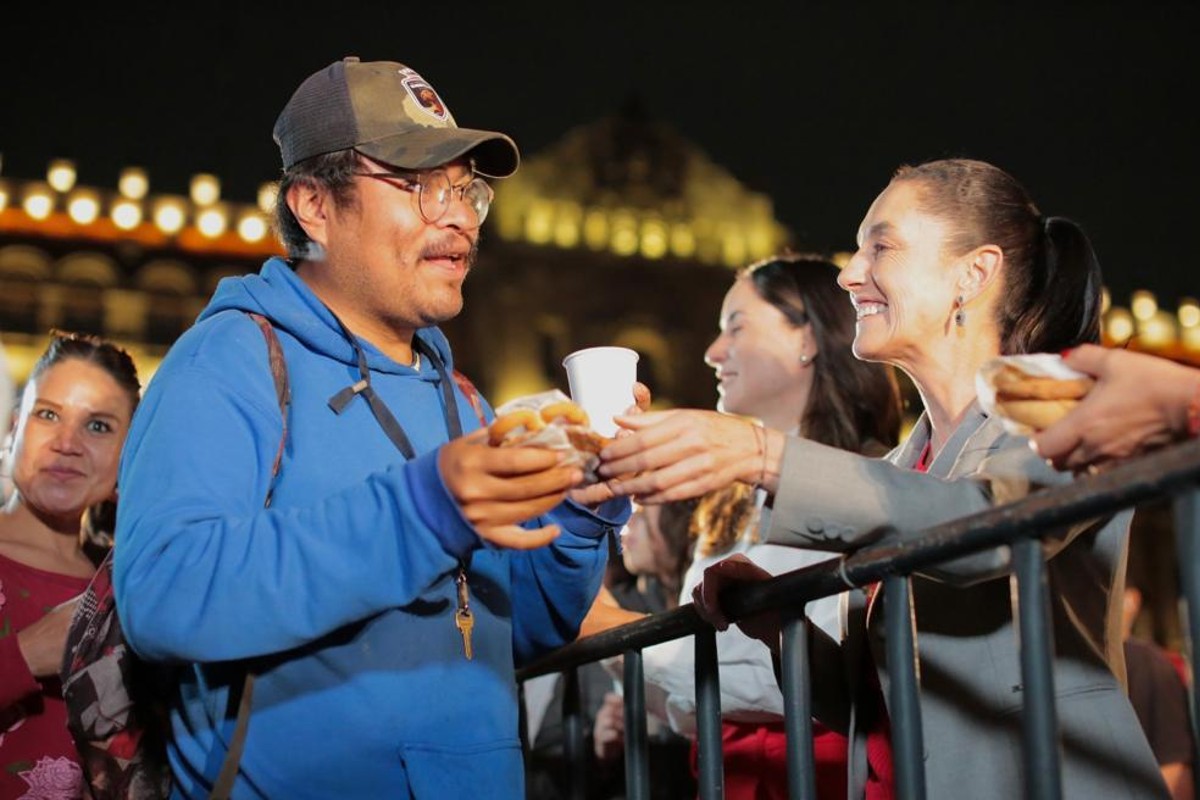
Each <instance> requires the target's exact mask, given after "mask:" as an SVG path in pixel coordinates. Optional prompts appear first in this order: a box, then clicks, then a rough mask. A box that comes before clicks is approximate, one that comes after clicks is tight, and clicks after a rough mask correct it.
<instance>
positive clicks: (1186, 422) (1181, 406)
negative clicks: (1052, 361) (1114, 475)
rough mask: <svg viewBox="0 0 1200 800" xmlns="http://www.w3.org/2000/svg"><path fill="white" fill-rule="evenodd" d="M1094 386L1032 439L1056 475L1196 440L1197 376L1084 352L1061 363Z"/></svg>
mask: <svg viewBox="0 0 1200 800" xmlns="http://www.w3.org/2000/svg"><path fill="white" fill-rule="evenodd" d="M1064 361H1065V363H1066V364H1067V366H1069V367H1072V368H1074V369H1077V370H1079V371H1080V372H1085V373H1087V374H1089V375H1093V376H1095V378H1096V386H1095V387H1094V388H1093V389H1092V390H1091V391H1090V392H1089V393H1088V396H1087V397H1086V398H1084V399H1083V401H1082V402H1080V404H1079V405H1078V406H1077V407H1076V408H1075V410H1074V411H1072V412H1071V413H1070V414H1068V415H1067V416H1066V417H1064V418H1063V419H1062V420H1060V421H1059V422H1057V423H1055V424H1054V425H1051V426H1050V427H1048V428H1046V430H1044V431H1041V432H1040V433H1038V434H1037V435H1035V436H1034V437H1033V439H1032V443H1033V447H1034V449H1035V450H1036V451H1037V452H1038V453H1039V454H1040V455H1041V456H1042V457H1043V458H1047V459H1049V460H1050V461H1051V462H1053V463H1054V465H1055V467H1057V468H1058V469H1069V470H1076V471H1078V470H1082V469H1086V468H1089V467H1094V466H1101V465H1105V464H1110V463H1112V462H1114V461H1120V460H1124V459H1128V458H1130V457H1132V456H1137V455H1140V454H1142V453H1146V452H1148V451H1150V450H1153V449H1155V448H1158V447H1161V446H1162V445H1164V444H1169V443H1171V442H1174V441H1179V440H1181V439H1186V438H1189V437H1195V436H1196V435H1197V433H1200V370H1196V369H1195V368H1193V367H1187V366H1184V365H1182V364H1178V363H1176V362H1174V361H1169V360H1167V359H1165V358H1159V357H1157V356H1151V355H1146V354H1143V353H1133V352H1129V351H1127V350H1114V349H1106V348H1103V347H1096V346H1094V345H1083V346H1081V347H1078V348H1076V349H1075V350H1072V351H1071V352H1070V353H1068V354H1067V355H1066V357H1065V359H1064Z"/></svg>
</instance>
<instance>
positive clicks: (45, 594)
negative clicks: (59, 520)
mask: <svg viewBox="0 0 1200 800" xmlns="http://www.w3.org/2000/svg"><path fill="white" fill-rule="evenodd" d="M87 584H88V581H87V579H85V578H75V577H72V576H69V575H60V574H58V573H53V572H47V571H45V570H40V569H37V568H34V567H30V566H27V565H25V564H21V563H19V562H17V561H13V560H12V559H10V558H7V557H5V556H3V555H0V798H6V799H7V798H22V799H25V798H28V799H29V800H43V799H44V800H76V798H80V797H83V796H84V795H83V792H84V788H83V772H82V770H81V769H80V766H79V758H78V755H77V754H76V750H75V745H74V742H73V741H72V740H71V736H70V734H69V733H68V731H67V726H66V706H65V704H64V702H63V698H62V686H61V684H60V682H59V680H58V679H57V678H47V679H44V680H37V681H35V680H34V679H33V676H31V675H30V674H29V668H28V666H27V665H26V664H25V660H24V658H23V657H22V656H21V654H20V650H19V648H18V647H17V634H18V633H19V632H20V631H22V630H24V629H25V628H27V627H29V626H30V625H32V624H33V623H35V622H37V621H38V620H39V619H41V618H42V617H43V616H45V614H46V612H48V611H49V610H50V609H52V608H54V607H55V606H57V605H59V604H61V603H64V602H66V601H68V600H70V599H72V598H74V597H76V596H78V595H79V594H80V593H81V592H82V591H83V590H84V589H85V588H86V587H87Z"/></svg>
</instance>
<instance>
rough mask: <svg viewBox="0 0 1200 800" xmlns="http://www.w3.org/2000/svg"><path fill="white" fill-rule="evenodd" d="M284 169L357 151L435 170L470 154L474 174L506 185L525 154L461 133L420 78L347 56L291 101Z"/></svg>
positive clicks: (499, 139)
mask: <svg viewBox="0 0 1200 800" xmlns="http://www.w3.org/2000/svg"><path fill="white" fill-rule="evenodd" d="M273 137H274V139H275V143H276V144H278V145H279V151H280V154H281V156H282V157H283V167H284V169H289V168H291V167H292V166H293V165H295V164H296V163H297V162H299V161H303V160H304V159H306V158H312V157H313V156H319V155H323V154H325V153H332V152H335V151H338V150H348V149H350V148H354V149H355V150H358V151H359V152H361V153H363V154H364V155H367V156H370V157H371V158H374V159H378V160H379V161H382V162H384V163H385V164H390V165H392V166H394V167H399V168H401V169H412V170H418V169H429V168H431V167H438V166H441V165H442V164H445V163H447V162H449V161H453V160H454V159H456V158H458V157H459V156H462V155H465V154H467V153H470V155H471V158H472V159H473V160H474V162H475V171H476V172H478V173H480V174H482V175H486V176H488V177H491V178H505V177H508V176H509V175H511V174H513V173H514V172H516V171H517V164H518V163H520V153H519V152H518V151H517V145H516V143H515V142H513V140H512V139H510V138H509V137H508V136H505V135H504V134H503V133H498V132H496V131H481V130H472V129H470V128H460V127H458V124H457V123H455V121H454V117H453V116H451V114H450V109H449V108H447V107H446V104H445V102H443V101H442V98H441V97H440V96H439V95H438V93H437V92H436V91H434V88H433V87H432V86H431V85H429V82H428V81H426V80H425V79H424V78H422V77H421V76H420V75H419V74H417V72H416V70H414V69H411V68H409V67H406V66H405V65H403V64H399V63H397V62H394V61H360V60H359V59H358V58H356V57H354V56H348V57H346V58H343V59H342V60H341V61H335V62H333V63H332V64H330V65H329V66H328V67H325V68H324V69H322V70H320V71H318V72H315V73H313V74H312V75H310V76H309V77H308V78H307V79H306V80H305V81H304V83H302V84H300V87H299V88H298V89H296V91H295V93H293V94H292V98H291V99H290V100H288V103H287V105H286V106H284V108H283V111H282V112H281V113H280V114H279V119H277V120H276V121H275V130H274V133H273Z"/></svg>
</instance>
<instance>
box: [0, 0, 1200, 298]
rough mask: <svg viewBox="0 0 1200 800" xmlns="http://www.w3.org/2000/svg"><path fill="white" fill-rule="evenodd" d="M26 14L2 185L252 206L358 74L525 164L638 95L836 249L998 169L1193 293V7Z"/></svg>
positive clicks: (11, 65) (1132, 260) (20, 21)
mask: <svg viewBox="0 0 1200 800" xmlns="http://www.w3.org/2000/svg"><path fill="white" fill-rule="evenodd" d="M13 5H17V4H16V3H9V4H6V6H8V7H6V8H5V9H4V10H3V11H0V66H2V68H3V69H2V72H0V153H2V154H3V159H4V160H3V167H2V170H0V175H8V176H15V177H23V178H39V177H41V176H42V175H43V174H44V170H45V167H46V164H47V162H48V161H49V160H50V159H52V158H55V157H67V158H73V159H75V160H76V161H77V164H78V168H79V173H80V182H81V183H85V184H93V185H101V186H114V185H115V182H116V175H117V172H118V171H119V169H120V168H121V167H122V166H124V165H130V164H138V165H142V166H145V167H146V168H147V169H148V171H149V173H150V178H151V186H152V190H158V191H170V192H184V191H185V190H186V185H187V180H188V177H189V176H190V175H191V174H192V173H195V172H202V171H208V172H214V173H216V174H217V175H218V176H220V177H221V179H222V181H223V187H224V196H225V197H226V198H227V199H231V200H241V201H250V200H252V199H253V196H254V191H255V188H256V187H257V186H258V184H259V183H261V182H262V181H265V180H271V179H273V178H275V177H276V176H277V173H278V152H277V150H276V149H275V146H274V144H273V142H272V141H271V138H270V132H271V127H272V125H273V123H274V120H275V117H276V115H277V114H278V112H279V109H280V108H281V107H282V105H283V104H284V102H286V100H287V98H288V96H289V95H290V94H291V92H292V90H293V89H294V88H295V86H296V85H297V84H299V82H300V81H301V80H303V78H304V77H306V76H307V75H308V74H310V73H311V72H313V71H315V70H317V69H319V68H321V67H323V66H325V65H327V64H328V63H330V62H331V61H333V60H336V59H338V58H340V57H342V56H344V55H358V56H360V57H362V58H363V59H364V60H373V59H390V60H397V61H402V62H404V63H406V64H408V65H409V66H411V67H413V68H415V69H417V70H418V71H419V72H421V73H422V74H423V75H424V76H425V78H427V79H428V80H429V81H430V82H431V83H432V84H433V85H434V86H435V87H436V88H437V89H438V91H439V92H440V93H441V95H442V97H443V98H444V99H445V100H446V101H447V102H448V104H449V106H450V108H451V110H452V111H453V113H454V114H455V116H456V117H457V119H458V121H459V124H462V125H467V126H472V127H494V128H497V129H500V130H504V131H506V132H508V133H510V134H511V135H512V136H513V137H514V138H516V140H517V141H518V143H519V144H520V145H521V147H522V149H523V150H524V152H525V153H526V154H533V153H536V152H538V150H539V149H541V148H543V147H545V146H546V145H548V144H550V143H552V142H554V141H555V140H556V139H557V138H559V137H560V136H561V135H562V134H563V133H564V132H565V131H567V130H568V129H570V128H572V127H574V126H577V125H580V124H584V123H587V122H590V121H593V120H596V119H598V118H600V117H603V116H605V115H607V114H610V113H613V112H614V111H616V110H617V109H618V108H619V107H621V105H622V104H623V103H625V102H626V101H627V100H628V99H629V98H631V97H637V98H639V99H640V101H641V102H642V104H643V105H644V106H645V108H646V109H647V111H648V112H649V113H650V115H651V116H653V117H657V118H659V119H661V120H664V121H666V122H668V123H670V124H671V125H673V126H674V127H675V128H676V129H677V130H678V131H679V132H680V133H682V134H683V135H684V136H686V137H687V138H689V139H691V140H692V141H693V142H695V143H696V144H697V145H698V146H700V147H701V148H702V149H703V150H705V151H706V152H707V153H708V154H709V155H710V156H711V157H712V158H713V159H714V160H715V161H717V162H718V163H720V164H722V165H724V166H725V167H726V168H728V169H729V170H730V171H731V172H732V173H733V174H734V175H736V176H737V177H738V178H739V179H740V180H741V181H742V182H743V183H745V184H746V185H748V186H749V187H751V188H752V189H755V190H757V191H761V192H764V193H766V194H768V195H769V196H771V197H772V198H773V200H774V202H775V206H776V211H777V216H778V217H779V219H780V220H781V221H782V222H783V223H784V224H785V225H787V226H788V227H789V228H791V230H792V231H793V232H794V233H795V235H796V237H797V243H798V244H799V245H800V246H801V247H806V248H811V249H817V250H837V249H847V248H850V247H852V244H853V239H854V232H855V229H856V228H857V225H858V222H859V220H860V219H861V217H862V215H863V213H864V212H865V211H866V208H867V207H868V205H869V204H870V201H871V200H872V198H873V197H874V196H875V194H877V193H878V191H879V190H880V189H881V188H882V187H883V186H884V184H886V182H887V179H888V176H889V175H890V174H891V172H892V171H893V170H894V169H895V168H896V167H897V166H898V165H900V164H902V163H911V162H918V161H922V160H926V159H929V158H936V157H942V156H951V155H955V156H970V157H975V158H982V159H985V160H989V161H992V162H994V163H996V164H998V165H1000V166H1002V167H1004V168H1005V169H1007V170H1009V171H1010V172H1012V173H1013V174H1014V175H1016V176H1017V177H1018V178H1019V179H1020V180H1022V181H1023V182H1024V183H1025V184H1026V185H1027V187H1028V188H1029V189H1030V191H1031V193H1032V194H1033V196H1034V198H1035V200H1036V201H1037V202H1038V203H1039V205H1040V206H1041V208H1042V210H1043V212H1044V213H1047V214H1059V215H1065V216H1071V217H1074V218H1075V219H1077V220H1078V221H1079V222H1081V223H1082V224H1083V225H1084V227H1085V228H1086V229H1087V230H1088V231H1089V232H1090V233H1091V235H1092V237H1093V240H1094V242H1095V244H1096V247H1097V250H1098V252H1099V255H1100V260H1101V264H1102V265H1103V266H1104V269H1105V274H1106V279H1107V283H1108V285H1109V286H1110V287H1111V288H1112V290H1113V293H1114V297H1115V299H1116V300H1117V302H1120V303H1124V302H1126V301H1127V296H1128V293H1129V292H1130V291H1131V290H1132V289H1134V288H1149V289H1152V290H1154V291H1156V292H1157V293H1159V294H1160V297H1161V299H1162V301H1163V302H1164V304H1170V303H1173V302H1174V300H1175V299H1177V298H1178V297H1179V296H1180V295H1185V294H1191V295H1200V279H1197V278H1196V277H1194V276H1195V268H1194V267H1193V262H1194V261H1195V260H1196V258H1197V256H1196V253H1197V250H1196V248H1194V247H1192V246H1191V244H1192V241H1191V240H1192V232H1193V231H1194V230H1195V224H1196V217H1197V204H1196V202H1195V201H1194V196H1195V191H1196V189H1195V187H1196V186H1197V179H1198V178H1200V156H1198V155H1197V147H1198V146H1200V136H1198V133H1200V124H1198V119H1200V115H1198V114H1197V112H1196V102H1197V97H1198V95H1200V91H1198V86H1200V81H1198V79H1197V75H1200V68H1198V67H1200V55H1198V51H1200V42H1198V41H1197V34H1200V24H1198V23H1200V10H1198V6H1197V4H1196V3H1187V4H1175V3H1152V2H1143V3H1138V4H1137V5H1134V4H1132V3H1129V4H1111V5H1110V4H1092V3H1078V4H1061V3H1060V4H1049V3H1041V4H1036V5H1035V4H1028V5H1023V4H1018V5H1016V6H1014V5H1012V4H1005V5H1003V6H1001V5H998V4H994V5H990V4H982V5H980V4H972V6H971V7H970V8H964V7H961V6H960V5H950V4H938V5H923V6H922V9H921V10H919V11H914V10H912V9H904V8H895V7H888V8H884V7H878V8H877V7H874V6H869V5H861V4H854V5H853V7H852V8H844V7H843V5H842V4H838V5H837V6H836V7H834V5H833V4H828V6H827V5H826V4H821V5H819V6H814V5H811V4H802V3H789V4H787V6H788V7H789V8H790V10H783V9H784V5H785V4H783V3H778V4H768V3H756V2H741V3H737V4H734V3H723V4H721V5H720V6H716V4H707V3H706V4H699V3H657V4H655V3H651V2H649V0H646V2H643V3H632V2H631V3H611V4H598V3H580V4H568V3H566V2H563V3H557V4H549V3H547V4H532V3H519V2H512V3H510V2H493V3H489V4H486V5H483V4H480V6H479V8H475V7H474V5H473V4H470V3H466V2H457V3H444V4H431V3H427V4H424V5H419V4H415V3H403V2H396V3H352V2H338V3H330V4H327V5H326V6H325V8H326V9H327V11H325V12H324V13H323V14H321V15H319V16H314V15H311V14H308V15H306V14H304V13H303V12H302V10H301V9H303V8H307V7H309V5H310V4H308V3H291V4H270V5H271V9H270V10H257V9H248V8H246V7H244V6H248V5H249V3H191V4H187V5H186V6H183V7H182V8H183V9H184V10H179V9H180V8H181V6H179V5H177V4H172V3H159V4H156V5H147V6H144V7H142V8H140V9H139V8H137V7H133V8H131V7H129V6H125V7H123V8H119V9H118V8H108V7H105V8H104V10H103V11H93V12H87V13H85V14H83V15H79V16H76V15H71V14H69V13H67V12H65V11H64V6H62V5H61V4H59V3H50V2H43V3H41V4H40V6H41V8H33V9H30V8H29V7H28V6H30V5H33V4H31V3H28V2H23V3H21V4H20V5H21V6H25V7H24V8H21V9H19V10H12V8H11V7H12V6H13ZM844 5H846V6H850V5H851V4H844ZM897 5H898V4H897ZM964 5H965V4H964ZM641 6H644V8H641ZM710 7H711V8H719V9H720V10H714V11H700V10H697V9H698V8H706V9H707V8H710ZM164 16H169V18H170V19H172V20H174V21H171V22H166V21H163V18H164ZM485 246H486V245H485Z"/></svg>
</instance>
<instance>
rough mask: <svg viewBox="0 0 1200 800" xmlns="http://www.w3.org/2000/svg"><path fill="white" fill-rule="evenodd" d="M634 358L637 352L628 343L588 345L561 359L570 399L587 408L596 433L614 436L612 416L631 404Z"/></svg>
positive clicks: (635, 361)
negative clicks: (620, 345)
mask: <svg viewBox="0 0 1200 800" xmlns="http://www.w3.org/2000/svg"><path fill="white" fill-rule="evenodd" d="M637 362H638V354H637V352H636V351H634V350H630V349H629V348H628V347H589V348H587V349H585V350H576V351H575V352H574V353H571V354H570V355H569V356H567V357H566V358H564V359H563V366H564V367H566V369H567V383H568V384H569V385H570V387H571V399H572V400H574V401H575V402H576V403H578V404H579V405H580V406H582V407H583V410H584V411H586V412H587V415H588V418H589V419H591V421H592V429H593V430H595V431H596V433H599V434H601V435H602V436H616V434H617V423H615V422H613V417H615V416H618V415H620V414H624V413H625V412H626V411H627V410H628V409H629V407H630V406H632V405H633V384H634V382H635V381H636V380H637Z"/></svg>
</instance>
